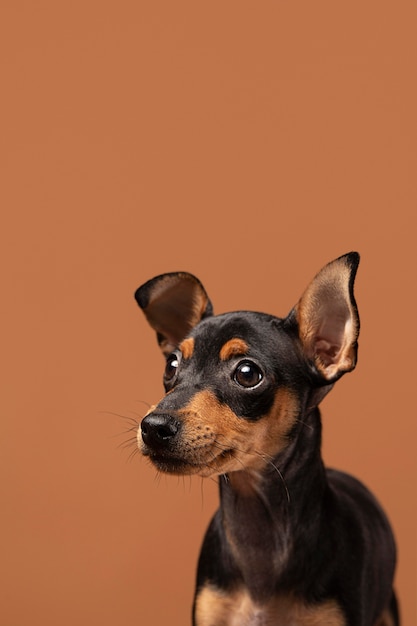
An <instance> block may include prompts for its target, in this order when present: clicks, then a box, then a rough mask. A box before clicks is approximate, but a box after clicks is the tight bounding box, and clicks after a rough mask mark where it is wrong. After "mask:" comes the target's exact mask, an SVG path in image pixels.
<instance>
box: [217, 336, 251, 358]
mask: <svg viewBox="0 0 417 626" xmlns="http://www.w3.org/2000/svg"><path fill="white" fill-rule="evenodd" d="M248 351H249V347H248V344H247V343H246V342H245V341H243V339H239V337H234V338H233V339H229V341H226V343H225V344H224V345H223V346H222V348H221V350H220V359H221V360H222V361H227V359H230V358H231V357H232V356H244V355H245V354H247V353H248Z"/></svg>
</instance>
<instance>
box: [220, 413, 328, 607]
mask: <svg viewBox="0 0 417 626" xmlns="http://www.w3.org/2000/svg"><path fill="white" fill-rule="evenodd" d="M320 448H321V421H320V414H319V411H318V409H313V410H312V411H310V412H309V413H308V414H307V415H305V416H303V421H300V422H299V428H298V432H297V434H296V435H295V437H294V440H293V441H292V442H291V443H290V445H289V446H288V447H287V448H286V450H285V451H283V452H282V453H280V454H279V455H278V456H277V457H276V458H275V459H274V461H273V463H270V464H269V465H267V466H266V468H265V470H264V471H263V472H262V473H259V472H253V471H244V470H242V471H238V472H233V473H231V474H229V475H227V476H223V477H221V479H220V498H221V515H222V522H223V527H224V531H225V537H226V542H227V549H228V550H230V552H231V556H232V559H233V560H234V562H235V563H236V566H237V568H238V570H239V571H240V575H241V577H242V582H243V584H245V586H246V587H247V588H248V589H249V591H250V593H251V595H252V596H253V598H254V599H255V600H262V599H265V598H267V597H268V596H271V595H272V594H273V593H274V591H275V590H276V587H277V585H278V584H280V585H281V586H282V585H285V584H288V585H290V584H291V579H292V578H293V577H297V578H299V576H300V572H292V571H291V567H292V565H291V564H292V563H294V562H297V563H300V562H304V561H306V562H307V561H308V550H310V549H311V545H315V541H314V539H315V536H316V537H317V536H318V534H319V532H320V511H321V507H322V498H323V494H324V491H325V486H326V477H325V472H324V467H323V462H322V459H321V452H320ZM309 546H310V547H309ZM295 551H297V552H299V551H300V552H301V551H304V553H305V554H304V556H305V558H304V559H293V558H291V556H292V555H293V554H294V552H295Z"/></svg>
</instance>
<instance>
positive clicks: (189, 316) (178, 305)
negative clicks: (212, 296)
mask: <svg viewBox="0 0 417 626" xmlns="http://www.w3.org/2000/svg"><path fill="white" fill-rule="evenodd" d="M135 298H136V301H137V303H138V305H139V306H140V308H141V309H142V310H143V312H144V313H145V316H146V319H147V320H148V322H149V324H150V325H151V326H152V328H153V329H154V330H155V331H156V336H157V339H158V343H159V345H160V348H161V350H162V352H163V353H164V354H165V355H168V354H170V353H171V352H172V351H173V350H174V349H175V348H176V347H177V346H178V344H179V343H180V342H181V341H182V340H183V339H184V337H185V336H186V335H187V334H188V333H189V332H190V330H191V329H192V328H193V327H194V326H195V325H196V324H198V322H200V321H201V320H202V319H204V318H205V317H209V316H210V315H212V314H213V307H212V305H211V302H210V300H209V297H208V296H207V293H206V291H205V289H204V287H203V285H202V284H201V283H200V281H199V280H198V278H196V277H195V276H193V275H192V274H188V273H187V272H171V273H169V274H161V275H160V276H156V277H155V278H152V279H151V280H149V281H148V282H147V283H145V284H144V285H142V286H141V287H139V289H137V291H136V292H135Z"/></svg>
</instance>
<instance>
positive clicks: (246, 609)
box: [196, 585, 346, 626]
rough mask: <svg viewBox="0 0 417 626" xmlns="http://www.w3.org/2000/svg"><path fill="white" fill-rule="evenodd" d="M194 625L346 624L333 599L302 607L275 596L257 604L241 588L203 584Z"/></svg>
mask: <svg viewBox="0 0 417 626" xmlns="http://www.w3.org/2000/svg"><path fill="white" fill-rule="evenodd" d="M196 624H197V626H256V624H262V625H263V626H276V624H282V625H283V626H284V625H285V626H346V620H345V618H344V616H343V614H342V611H341V609H340V608H339V606H338V605H337V603H336V602H334V601H331V600H329V601H326V602H322V603H321V604H316V605H309V606H306V605H305V604H304V602H302V601H301V600H299V599H297V598H294V597H293V596H278V597H276V598H272V599H271V600H269V601H267V602H265V603H264V604H262V605H260V604H259V605H258V604H256V603H254V602H253V600H252V599H251V597H250V596H249V594H248V593H247V592H246V590H245V589H238V590H235V591H234V592H232V593H225V592H222V591H220V590H218V589H216V588H215V587H213V586H210V585H208V586H206V587H204V588H203V589H202V590H201V591H200V593H199V595H198V597H197V603H196Z"/></svg>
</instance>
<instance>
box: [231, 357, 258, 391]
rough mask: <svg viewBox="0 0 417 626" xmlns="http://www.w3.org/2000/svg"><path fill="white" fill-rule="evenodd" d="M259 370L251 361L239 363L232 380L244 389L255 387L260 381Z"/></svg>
mask: <svg viewBox="0 0 417 626" xmlns="http://www.w3.org/2000/svg"><path fill="white" fill-rule="evenodd" d="M262 378H263V374H262V372H261V369H260V368H259V367H258V366H257V365H256V364H255V363H252V361H243V362H242V363H239V365H238V366H237V368H236V369H235V371H234V374H233V380H234V381H235V382H236V383H237V384H238V385H240V386H241V387H245V388H246V389H250V388H251V387H256V386H257V385H258V384H259V383H260V382H261V380H262Z"/></svg>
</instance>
